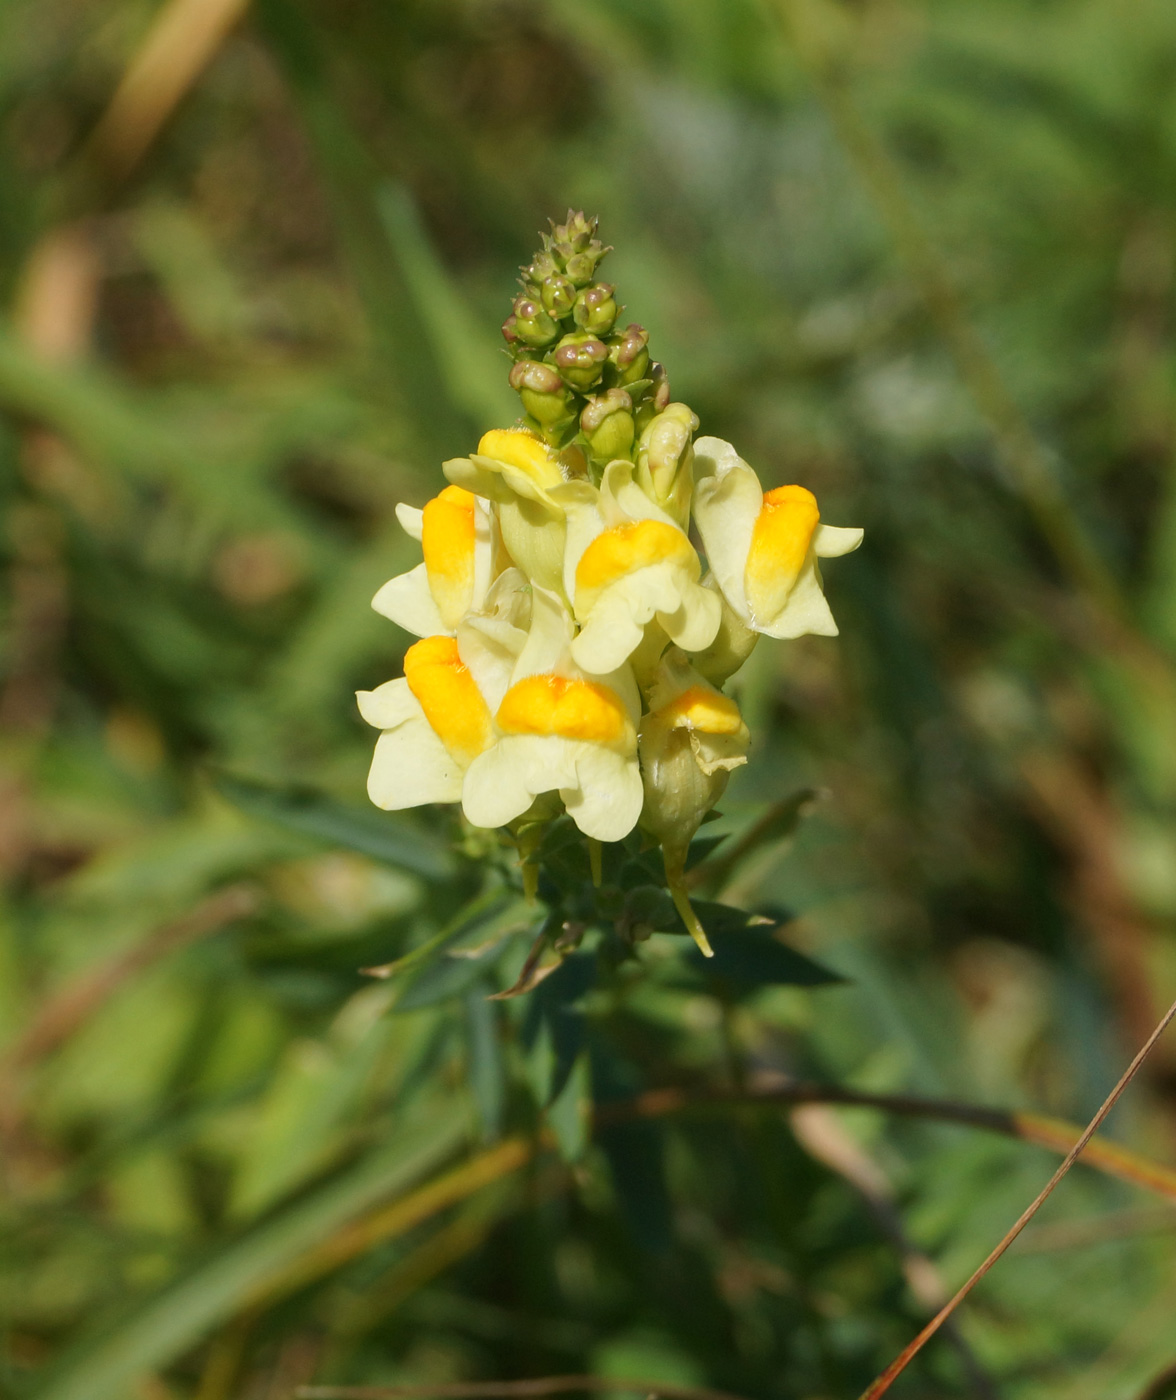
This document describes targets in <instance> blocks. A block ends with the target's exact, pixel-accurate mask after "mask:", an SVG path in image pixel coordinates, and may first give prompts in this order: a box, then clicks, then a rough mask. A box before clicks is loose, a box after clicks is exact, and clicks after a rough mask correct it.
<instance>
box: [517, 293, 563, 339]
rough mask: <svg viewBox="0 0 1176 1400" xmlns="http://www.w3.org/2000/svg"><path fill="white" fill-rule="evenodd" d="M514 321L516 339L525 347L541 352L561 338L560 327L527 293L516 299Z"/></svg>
mask: <svg viewBox="0 0 1176 1400" xmlns="http://www.w3.org/2000/svg"><path fill="white" fill-rule="evenodd" d="M513 319H514V326H513V328H512V329H513V331H514V335H515V338H517V339H518V340H521V341H522V342H523V343H524V345H530V346H532V347H533V348H534V349H537V350H541V349H543V348H544V347H545V346H547V345H550V344H552V342H553V341H555V340H557V339H558V338H559V326H558V325H556V323H555V322H554V321H553V320H552V319H551V317H550V316H549V315H548V314H547V312H546V311H545V310H544V309H543V307H542V306H541V305H540V304H539V302H537V301H535V300H533V299H532V298H531V297H529V296H528V295H527V294H526V293H525V292H524V293H523V294H522V295H520V296H517V297H516V298H515V304H514V318H513ZM509 338H510V337H508V339H509Z"/></svg>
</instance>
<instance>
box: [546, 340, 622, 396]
mask: <svg viewBox="0 0 1176 1400" xmlns="http://www.w3.org/2000/svg"><path fill="white" fill-rule="evenodd" d="M552 359H553V360H554V361H555V367H556V369H557V370H559V373H560V376H561V377H562V379H563V381H564V383H565V384H567V385H568V386H569V387H570V388H572V389H578V390H579V391H580V392H581V393H585V392H586V391H587V390H588V389H592V388H594V387H595V386H596V385H597V384H599V383H600V376H601V372H602V371H603V369H604V362H605V361H606V360H607V359H608V351H607V349H605V346H604V342H603V341H601V340H597V338H596V337H595V336H594V335H589V334H588V333H587V332H586V331H580V332H578V333H573V334H572V335H565V336H564V338H563V339H562V340H561V341H560V343H559V344H558V345H557V346H556V347H555V353H554V354H553V355H552Z"/></svg>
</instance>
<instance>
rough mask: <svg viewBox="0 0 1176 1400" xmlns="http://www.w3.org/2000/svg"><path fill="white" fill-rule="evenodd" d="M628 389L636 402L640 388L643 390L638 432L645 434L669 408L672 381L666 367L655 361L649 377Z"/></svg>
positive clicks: (639, 404)
mask: <svg viewBox="0 0 1176 1400" xmlns="http://www.w3.org/2000/svg"><path fill="white" fill-rule="evenodd" d="M628 387H629V392H630V394H632V395H633V398H634V401H636V400H637V399H638V394H637V390H638V388H640V390H641V394H640V402H638V404H637V431H638V432H639V433H643V432H644V431H645V429H646V428H648V427H649V425H650V423H652V422H653V420H654V419H655V418H656V417H657V415H658V414H659V413H662V412H664V411H665V409H666V408H667V407H668V406H669V402H670V381H669V378H668V376H667V375H666V370H665V366H664V365H660V364H658V363H657V361H656V360H655V361H654V362H653V364H651V365H650V366H649V369H648V372H647V377H646V378H645V379H643V380H640V381H639V382H638V384H631V385H629V386H628Z"/></svg>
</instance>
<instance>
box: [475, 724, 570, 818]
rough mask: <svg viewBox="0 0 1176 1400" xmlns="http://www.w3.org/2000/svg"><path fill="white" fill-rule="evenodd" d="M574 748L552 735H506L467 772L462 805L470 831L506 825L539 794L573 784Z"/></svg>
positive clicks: (479, 756) (523, 810)
mask: <svg viewBox="0 0 1176 1400" xmlns="http://www.w3.org/2000/svg"><path fill="white" fill-rule="evenodd" d="M573 747H574V746H573V745H571V744H569V742H568V741H567V740H566V739H560V738H558V737H556V736H554V735H545V734H544V735H538V734H508V735H507V736H506V738H504V739H500V740H499V741H498V743H497V744H495V746H494V747H493V748H492V749H487V750H486V752H485V753H482V754H479V755H478V757H477V758H475V759H474V761H473V763H471V764H470V766H469V768H467V769H466V775H465V783H464V785H463V787H462V794H461V803H462V809H463V810H464V812H465V814H466V817H467V818H468V819H469V821H471V822H472V823H473V825H474V826H485V827H496V826H505V825H506V824H507V823H508V822H512V821H514V819H515V818H516V817H521V816H522V815H523V813H524V812H525V811H526V810H527V808H528V807H529V806H530V805H531V803H532V802H533V801H534V800H535V798H536V797H538V796H539V794H540V793H542V792H551V791H552V790H553V789H555V788H559V787H565V786H569V785H572V784H575V782H576V781H577V779H576V765H575V761H574V755H573V754H572V752H570V750H571V749H572V748H573Z"/></svg>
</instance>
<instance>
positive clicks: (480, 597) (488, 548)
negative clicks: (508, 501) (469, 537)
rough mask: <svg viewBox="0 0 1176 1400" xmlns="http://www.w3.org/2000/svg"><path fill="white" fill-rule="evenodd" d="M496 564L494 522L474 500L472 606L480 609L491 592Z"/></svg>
mask: <svg viewBox="0 0 1176 1400" xmlns="http://www.w3.org/2000/svg"><path fill="white" fill-rule="evenodd" d="M493 562H494V522H493V520H492V519H491V516H490V512H489V510H488V509H487V508H486V506H485V505H484V504H483V503H482V502H481V501H479V500H477V499H475V500H474V597H473V604H472V606H473V607H475V608H480V607H481V606H482V604H483V603H484V602H485V599H486V595H487V593H488V592H489V591H490V572H491V566H492V565H493Z"/></svg>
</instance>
